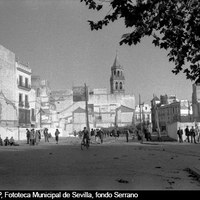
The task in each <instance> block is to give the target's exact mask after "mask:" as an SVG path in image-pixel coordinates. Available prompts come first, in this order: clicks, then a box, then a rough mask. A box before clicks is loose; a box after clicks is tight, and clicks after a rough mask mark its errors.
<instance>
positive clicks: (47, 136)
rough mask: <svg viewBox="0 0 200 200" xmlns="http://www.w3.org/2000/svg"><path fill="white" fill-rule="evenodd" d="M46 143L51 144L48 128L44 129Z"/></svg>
mask: <svg viewBox="0 0 200 200" xmlns="http://www.w3.org/2000/svg"><path fill="white" fill-rule="evenodd" d="M44 141H45V142H49V133H48V129H47V128H45V129H44Z"/></svg>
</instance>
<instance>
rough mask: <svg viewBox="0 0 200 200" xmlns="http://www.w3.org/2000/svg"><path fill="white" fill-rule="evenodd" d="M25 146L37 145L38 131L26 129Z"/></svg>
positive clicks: (39, 135)
mask: <svg viewBox="0 0 200 200" xmlns="http://www.w3.org/2000/svg"><path fill="white" fill-rule="evenodd" d="M26 138H27V144H30V145H33V146H34V145H38V144H39V142H40V140H41V133H40V130H35V129H34V128H33V129H31V130H29V129H26Z"/></svg>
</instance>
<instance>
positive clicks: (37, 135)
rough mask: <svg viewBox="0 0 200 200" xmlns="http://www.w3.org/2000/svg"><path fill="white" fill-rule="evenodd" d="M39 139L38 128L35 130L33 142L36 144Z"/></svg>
mask: <svg viewBox="0 0 200 200" xmlns="http://www.w3.org/2000/svg"><path fill="white" fill-rule="evenodd" d="M39 141H40V133H39V130H36V131H35V144H36V145H38V144H39Z"/></svg>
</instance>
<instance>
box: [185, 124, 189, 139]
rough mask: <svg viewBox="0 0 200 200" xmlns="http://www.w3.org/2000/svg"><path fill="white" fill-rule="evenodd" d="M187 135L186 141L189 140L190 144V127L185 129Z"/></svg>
mask: <svg viewBox="0 0 200 200" xmlns="http://www.w3.org/2000/svg"><path fill="white" fill-rule="evenodd" d="M185 135H186V137H187V138H186V140H187V142H190V137H189V136H190V131H189V128H188V126H186V128H185Z"/></svg>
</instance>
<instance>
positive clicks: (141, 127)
mask: <svg viewBox="0 0 200 200" xmlns="http://www.w3.org/2000/svg"><path fill="white" fill-rule="evenodd" d="M141 105H142V104H141V97H140V94H139V107H140V129H141V132H142V133H143V125H142V107H141Z"/></svg>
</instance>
